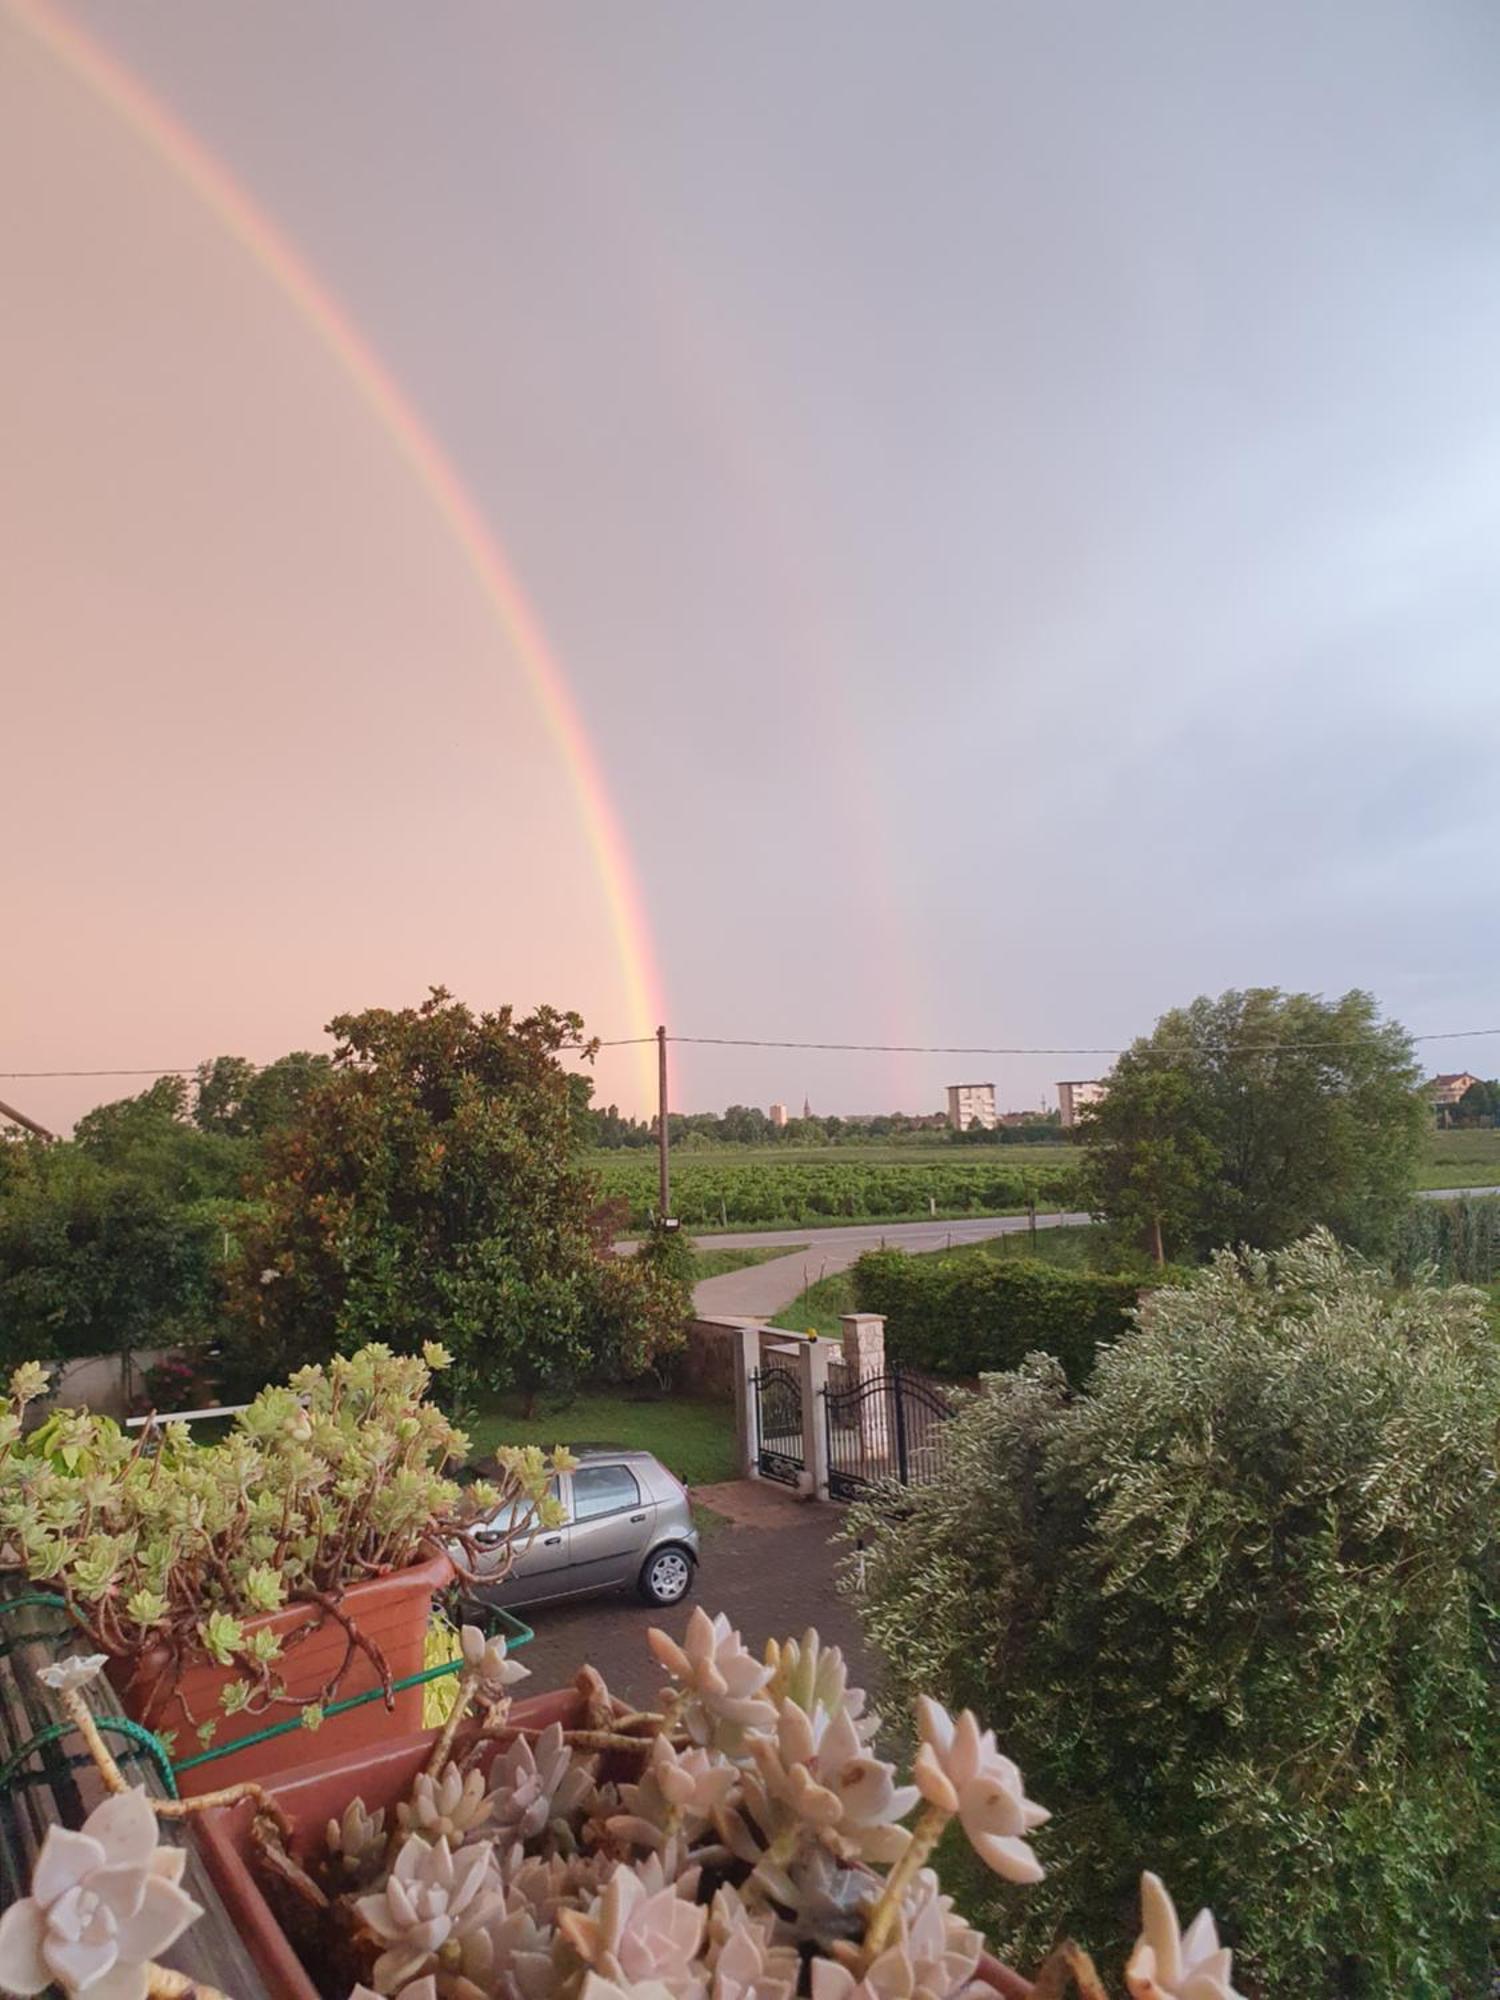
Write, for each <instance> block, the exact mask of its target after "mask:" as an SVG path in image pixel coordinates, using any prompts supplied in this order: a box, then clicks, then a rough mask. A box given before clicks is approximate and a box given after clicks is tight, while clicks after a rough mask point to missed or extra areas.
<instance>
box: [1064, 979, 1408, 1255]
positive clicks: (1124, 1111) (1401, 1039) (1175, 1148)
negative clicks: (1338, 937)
mask: <svg viewBox="0 0 1500 2000" xmlns="http://www.w3.org/2000/svg"><path fill="white" fill-rule="evenodd" d="M1418 1084H1419V1072H1418V1068H1417V1065H1416V1062H1415V1060H1414V1057H1413V1053H1412V1044H1411V1039H1410V1037H1409V1036H1408V1035H1407V1033H1406V1031H1405V1030H1404V1029H1403V1028H1402V1027H1400V1026H1399V1025H1398V1024H1397V1023H1396V1022H1394V1021H1382V1020H1381V1018H1380V1015H1379V1011H1378V1009H1377V1007H1376V1004H1375V1002H1374V1000H1373V999H1372V998H1371V996H1370V995H1369V994H1368V993H1358V992H1353V993H1346V994H1345V995H1344V996H1343V998H1342V999H1339V1000H1332V1001H1329V1000H1323V999H1321V998H1320V997H1319V996H1317V995H1316V994H1311V993H1282V992H1279V991H1277V990H1276V989H1275V988H1274V987H1255V988H1252V989H1251V990H1249V991H1248V992H1243V993H1224V994H1221V995H1220V996H1219V998H1218V999H1217V1000H1210V999H1199V1000H1195V1001H1194V1002H1193V1004H1192V1005H1191V1006H1190V1007H1179V1008H1174V1009H1173V1011H1172V1012H1171V1013H1169V1014H1164V1015H1163V1016H1162V1018H1161V1019H1160V1020H1159V1021H1158V1022H1157V1024H1156V1026H1155V1028H1154V1029H1153V1030H1152V1032H1151V1033H1150V1034H1149V1035H1147V1036H1144V1037H1142V1038H1141V1039H1140V1040H1139V1041H1136V1042H1134V1043H1132V1045H1131V1047H1130V1048H1129V1049H1127V1050H1126V1052H1125V1054H1124V1055H1122V1056H1121V1057H1120V1060H1119V1062H1118V1063H1117V1064H1116V1066H1115V1069H1114V1072H1113V1073H1112V1075H1111V1077H1110V1079H1109V1089H1108V1091H1107V1093H1106V1094H1105V1096H1104V1097H1103V1098H1102V1099H1101V1100H1100V1101H1099V1102H1098V1103H1096V1104H1093V1105H1090V1106H1089V1107H1088V1109H1087V1110H1086V1112H1085V1113H1084V1116H1083V1118H1082V1119H1081V1120H1080V1133H1079V1136H1080V1137H1081V1138H1082V1139H1083V1141H1084V1142H1085V1144H1086V1145H1087V1147H1088V1155H1087V1162H1086V1165H1085V1168H1084V1175H1083V1198H1084V1200H1085V1202H1086V1204H1087V1205H1088V1206H1089V1207H1091V1208H1092V1209H1093V1210H1094V1211H1095V1213H1096V1214H1098V1215H1100V1216H1102V1217H1103V1218H1104V1219H1105V1220H1106V1221H1108V1222H1110V1223H1112V1224H1113V1225H1115V1227H1116V1228H1117V1229H1119V1230H1120V1231H1121V1233H1122V1234H1125V1235H1128V1236H1129V1237H1131V1238H1132V1239H1134V1240H1135V1241H1137V1242H1139V1243H1141V1244H1143V1245H1144V1246H1145V1247H1146V1248H1148V1249H1149V1250H1150V1251H1152V1253H1153V1254H1154V1255H1155V1256H1156V1257H1157V1258H1158V1259H1161V1258H1162V1257H1199V1256H1202V1255H1204V1254H1205V1253H1206V1252H1208V1251H1210V1250H1212V1249H1215V1248H1217V1247H1219V1246H1220V1245H1224V1244H1240V1243H1244V1244H1250V1245H1252V1246H1254V1247H1257V1248H1261V1249H1276V1248H1279V1247H1280V1246H1281V1245H1283V1244H1286V1243H1290V1242H1293V1241H1295V1240H1296V1239H1297V1238H1298V1237H1299V1236H1302V1235H1304V1234H1305V1233H1306V1232H1307V1231H1308V1230H1309V1229H1311V1228H1313V1227H1314V1226H1315V1225H1317V1224H1319V1223H1323V1224H1326V1225H1327V1226H1328V1227H1329V1228H1331V1229H1332V1230H1334V1231H1335V1233H1336V1234H1337V1235H1339V1236H1340V1237H1342V1238H1343V1239H1344V1240H1345V1241H1346V1242H1349V1243H1352V1244H1355V1245H1357V1246H1359V1247H1360V1248H1363V1249H1368V1250H1380V1249H1383V1248H1384V1247H1385V1246H1386V1244H1387V1243H1388V1242H1389V1240H1390V1237H1391V1232H1392V1230H1393V1229H1394V1227H1395V1224H1396V1222H1397V1220H1398V1218H1399V1216H1400V1214H1401V1211H1402V1209H1403V1208H1404V1206H1405V1204H1406V1202H1407V1200H1408V1199H1409V1197H1410V1195H1411V1192H1412V1189H1413V1187H1414V1186H1415V1182H1416V1168H1417V1161H1418V1157H1419V1154H1420V1150H1421V1144H1422V1135H1423V1133H1424V1131H1425V1129H1426V1127H1427V1126H1428V1124H1429V1123H1430V1122H1431V1121H1430V1115H1429V1113H1428V1111H1427V1109H1426V1107H1425V1106H1424V1104H1423V1102H1422V1099H1421V1096H1420V1094H1419V1090H1418Z"/></svg>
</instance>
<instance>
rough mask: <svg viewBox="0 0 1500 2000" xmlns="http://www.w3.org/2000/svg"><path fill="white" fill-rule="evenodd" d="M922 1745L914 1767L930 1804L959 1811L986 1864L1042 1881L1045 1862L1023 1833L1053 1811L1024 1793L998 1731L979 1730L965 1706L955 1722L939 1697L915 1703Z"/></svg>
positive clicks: (1018, 1878) (1013, 1877)
mask: <svg viewBox="0 0 1500 2000" xmlns="http://www.w3.org/2000/svg"><path fill="white" fill-rule="evenodd" d="M917 1728H918V1730H919V1732H920V1734H921V1738H922V1741H921V1747H920V1748H919V1749H918V1751H917V1756H916V1762H915V1763H914V1765H913V1766H912V1776H913V1777H914V1778H915V1779H916V1782H917V1788H918V1790H919V1791H920V1792H921V1794H922V1796H923V1798H924V1799H926V1800H927V1802H928V1804H929V1805H933V1806H936V1807H937V1808H938V1809H939V1810H940V1811H942V1812H946V1813H956V1814H957V1815H958V1818H959V1820H960V1821H961V1822H962V1824H963V1829H964V1832H965V1833H966V1834H967V1835H968V1837H969V1845H970V1846H971V1847H972V1848H973V1850H974V1852H975V1853H976V1854H977V1855H978V1856H979V1858H980V1860H981V1861H982V1862H983V1863H984V1864H985V1866H986V1867H987V1868H992V1869H993V1870H994V1871H995V1873H996V1874H997V1875H1003V1876H1004V1877H1005V1879H1006V1880H1007V1881H1008V1882H1039V1881H1040V1880H1041V1879H1042V1864H1041V1863H1040V1862H1039V1861H1038V1860H1037V1858H1036V1856H1035V1855H1034V1854H1033V1853H1032V1851H1031V1849H1030V1848H1029V1847H1028V1846H1027V1844H1026V1840H1025V1837H1024V1836H1025V1835H1026V1834H1028V1833H1030V1832H1032V1831H1033V1830H1034V1829H1035V1828H1037V1827H1039V1826H1044V1825H1045V1824H1046V1822H1047V1821H1048V1820H1049V1819H1050V1818H1051V1817H1052V1815H1051V1814H1050V1813H1049V1812H1048V1811H1047V1810H1046V1808H1045V1807H1044V1806H1039V1805H1033V1803H1032V1802H1031V1800H1030V1799H1028V1798H1027V1797H1026V1794H1025V1789H1024V1787H1023V1785H1022V1783H1021V1773H1020V1771H1019V1770H1018V1769H1017V1767H1016V1766H1015V1765H1014V1764H1013V1763H1012V1762H1011V1760H1010V1758H1009V1757H1002V1756H1001V1754H1000V1752H999V1751H998V1750H997V1749H996V1748H995V1737H994V1732H993V1731H992V1730H989V1729H985V1730H981V1729H980V1727H979V1724H978V1723H977V1722H976V1721H975V1719H974V1716H973V1714H972V1712H971V1711H970V1710H969V1709H967V1708H966V1709H965V1710H964V1711H963V1713H962V1714H961V1715H960V1716H959V1718H958V1720H957V1721H956V1722H955V1721H954V1719H953V1718H952V1716H950V1715H949V1713H948V1711H947V1709H945V1708H944V1707H943V1706H942V1704H941V1703H940V1702H936V1701H933V1700H932V1699H931V1697H930V1696H928V1695H923V1696H922V1697H921V1698H920V1699H919V1700H918V1702H917Z"/></svg>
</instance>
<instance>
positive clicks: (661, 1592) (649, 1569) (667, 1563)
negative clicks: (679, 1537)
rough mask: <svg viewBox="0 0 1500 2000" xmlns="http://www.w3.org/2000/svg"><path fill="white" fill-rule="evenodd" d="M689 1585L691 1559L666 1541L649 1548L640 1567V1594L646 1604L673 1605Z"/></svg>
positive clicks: (689, 1588)
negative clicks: (665, 1545) (648, 1553)
mask: <svg viewBox="0 0 1500 2000" xmlns="http://www.w3.org/2000/svg"><path fill="white" fill-rule="evenodd" d="M692 1587H693V1559H692V1557H691V1556H690V1555H689V1554H688V1552H687V1550H686V1549H679V1548H677V1547H676V1546H675V1545H674V1544H672V1543H668V1545H667V1547H666V1548H664V1549H653V1550H652V1552H651V1554H650V1555H649V1556H647V1558H646V1561H645V1565H644V1567H643V1568H642V1570H641V1595H642V1597H644V1598H645V1600H646V1602H647V1603H648V1604H676V1603H677V1602H678V1600H679V1599H680V1598H684V1597H686V1596H687V1594H688V1592H689V1591H690V1590H691V1589H692Z"/></svg>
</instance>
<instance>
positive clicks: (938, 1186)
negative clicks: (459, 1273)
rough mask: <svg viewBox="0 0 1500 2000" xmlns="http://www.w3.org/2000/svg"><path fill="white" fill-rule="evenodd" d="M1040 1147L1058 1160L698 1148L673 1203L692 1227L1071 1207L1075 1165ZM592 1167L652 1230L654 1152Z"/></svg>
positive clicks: (631, 1223)
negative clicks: (790, 1154) (1033, 1205)
mask: <svg viewBox="0 0 1500 2000" xmlns="http://www.w3.org/2000/svg"><path fill="white" fill-rule="evenodd" d="M1015 1150H1017V1151H1019V1150H1020V1149H1019V1148H1016V1149H1015ZM1028 1150H1030V1149H1028ZM1037 1150H1040V1151H1049V1152H1051V1153H1052V1154H1053V1157H1052V1158H1051V1159H1050V1160H1048V1161H1047V1162H1046V1163H1045V1164H1036V1163H1034V1162H1033V1161H1028V1162H1026V1163H1014V1164H1013V1163H1012V1162H1011V1161H1010V1160H1009V1159H1008V1158H1007V1159H1004V1160H1001V1159H998V1158H996V1157H994V1156H993V1155H990V1156H987V1157H984V1158H981V1159H975V1158H974V1157H973V1156H972V1155H970V1156H969V1157H966V1158H958V1159H955V1158H954V1157H953V1154H952V1152H950V1153H949V1154H948V1156H947V1157H946V1158H941V1159H936V1160H932V1161H911V1160H906V1159H903V1160H900V1161H892V1160H889V1159H879V1158H870V1157H869V1156H867V1155H857V1156H854V1157H852V1158H851V1157H850V1155H849V1153H848V1152H847V1151H846V1152H845V1153H844V1156H843V1157H842V1158H839V1157H837V1156H835V1157H833V1158H828V1159H808V1158H805V1157H804V1158H793V1159H778V1158H767V1157H766V1156H765V1154H761V1155H760V1156H759V1157H756V1158H750V1159H746V1158H744V1157H743V1156H742V1157H741V1158H739V1159H735V1158H733V1157H732V1156H731V1157H730V1158H727V1159H726V1158H724V1157H723V1156H722V1155H721V1156H719V1157H718V1158H710V1159H705V1158H704V1157H703V1156H702V1155H695V1154H688V1155H686V1156H685V1157H683V1158H682V1159H681V1160H680V1161H679V1160H675V1159H674V1161H673V1162H672V1208H673V1212H674V1213H675V1214H676V1215H677V1217H678V1218H679V1220H680V1221H681V1222H682V1223H683V1225H684V1226H685V1227H686V1228H688V1229H755V1228H768V1229H779V1228H789V1227H794V1228H801V1227H804V1226H806V1227H809V1228H812V1227H817V1226H818V1225H820V1224H822V1225H830V1224H837V1223H841V1222H919V1221H921V1220H922V1219H923V1218H924V1217H926V1216H930V1215H938V1216H943V1217H950V1216H963V1215H1005V1214H1009V1213H1014V1212H1016V1211H1018V1210H1020V1209H1024V1208H1025V1206H1026V1204H1027V1202H1028V1200H1034V1201H1036V1202H1037V1203H1038V1205H1039V1206H1041V1207H1043V1208H1060V1207H1066V1206H1068V1204H1069V1203H1070V1202H1071V1200H1072V1198H1073V1183H1074V1175H1075V1163H1074V1162H1073V1161H1072V1160H1070V1159H1069V1158H1068V1157H1067V1156H1066V1154H1064V1155H1063V1157H1061V1158H1058V1157H1057V1154H1058V1153H1059V1152H1061V1148H1042V1149H1037ZM997 1151H998V1149H997ZM591 1164H593V1165H594V1166H595V1168H596V1170H597V1171H598V1174H599V1178H600V1181H601V1183H602V1185H603V1189H604V1193H605V1195H606V1196H607V1197H609V1198H612V1199H617V1200H623V1201H624V1202H625V1203H627V1204H628V1210H629V1213H628V1217H627V1218H626V1225H625V1226H626V1227H627V1228H630V1229H643V1228H645V1227H646V1226H647V1225H648V1224H649V1222H650V1220H651V1215H652V1212H653V1210H654V1208H655V1205H656V1161H655V1159H654V1157H653V1156H652V1155H650V1154H644V1155H642V1154H639V1153H637V1154H631V1155H628V1156H621V1155H620V1154H618V1153H615V1154H608V1155H595V1156H593V1159H592V1161H591Z"/></svg>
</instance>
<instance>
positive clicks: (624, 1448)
mask: <svg viewBox="0 0 1500 2000" xmlns="http://www.w3.org/2000/svg"><path fill="white" fill-rule="evenodd" d="M568 1450H569V1451H571V1452H572V1454H573V1456H574V1457H575V1458H576V1459H577V1460H578V1463H579V1464H580V1465H590V1464H597V1463H598V1461H599V1460H600V1459H602V1458H608V1459H611V1460H614V1459H628V1460H631V1461H633V1462H635V1463H639V1462H640V1461H641V1460H643V1459H646V1460H649V1461H650V1462H651V1464H653V1465H655V1464H656V1463H657V1458H656V1453H655V1452H654V1451H646V1450H644V1449H643V1448H642V1447H641V1446H640V1445H620V1444H571V1445H569V1446H568Z"/></svg>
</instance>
